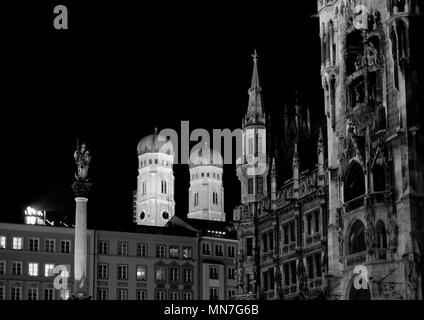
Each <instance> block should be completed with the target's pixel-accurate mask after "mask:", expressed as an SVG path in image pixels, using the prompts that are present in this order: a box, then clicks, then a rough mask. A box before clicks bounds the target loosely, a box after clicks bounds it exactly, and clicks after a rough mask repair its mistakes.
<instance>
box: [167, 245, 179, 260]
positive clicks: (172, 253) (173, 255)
mask: <svg viewBox="0 0 424 320" xmlns="http://www.w3.org/2000/svg"><path fill="white" fill-rule="evenodd" d="M178 256H179V255H178V247H177V246H170V247H169V257H170V258H178Z"/></svg>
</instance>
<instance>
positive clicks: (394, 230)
mask: <svg viewBox="0 0 424 320" xmlns="http://www.w3.org/2000/svg"><path fill="white" fill-rule="evenodd" d="M398 229H399V227H398V224H397V221H396V216H395V215H394V214H392V215H391V217H390V220H389V224H388V228H387V232H388V234H389V247H390V248H391V249H392V250H393V251H396V249H397V238H398Z"/></svg>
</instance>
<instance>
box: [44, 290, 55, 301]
mask: <svg viewBox="0 0 424 320" xmlns="http://www.w3.org/2000/svg"><path fill="white" fill-rule="evenodd" d="M44 300H54V289H53V288H46V289H44Z"/></svg>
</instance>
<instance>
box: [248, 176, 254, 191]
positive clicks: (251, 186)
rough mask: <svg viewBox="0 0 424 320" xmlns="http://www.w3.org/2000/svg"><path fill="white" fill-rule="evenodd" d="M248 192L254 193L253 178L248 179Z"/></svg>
mask: <svg viewBox="0 0 424 320" xmlns="http://www.w3.org/2000/svg"><path fill="white" fill-rule="evenodd" d="M247 193H248V194H253V178H249V179H247Z"/></svg>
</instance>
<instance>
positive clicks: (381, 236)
mask: <svg viewBox="0 0 424 320" xmlns="http://www.w3.org/2000/svg"><path fill="white" fill-rule="evenodd" d="M375 229H376V230H377V247H378V248H379V249H386V248H387V233H386V227H385V226H384V222H383V221H381V220H378V221H377V224H376V228H375Z"/></svg>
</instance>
